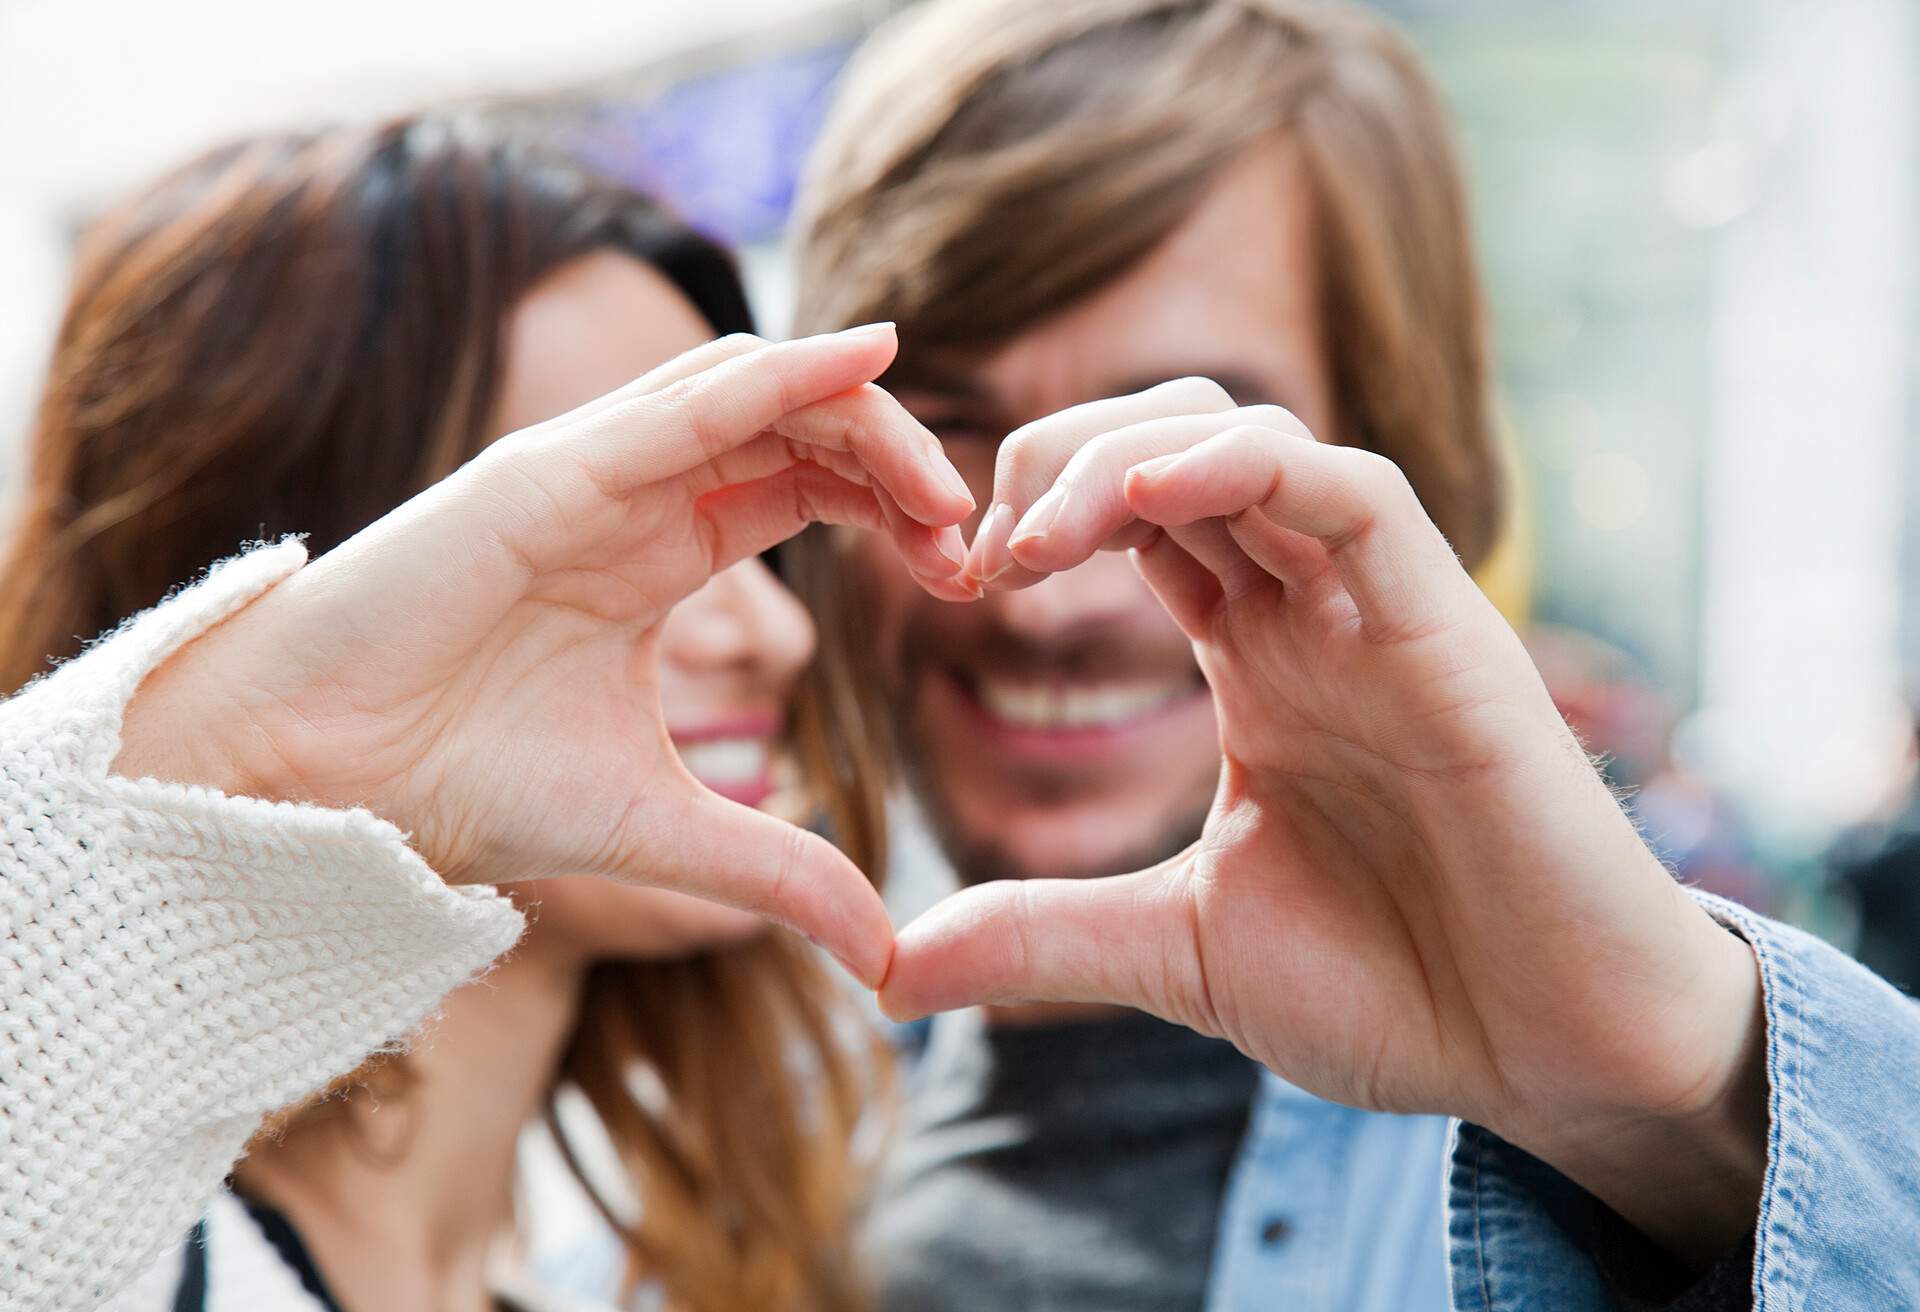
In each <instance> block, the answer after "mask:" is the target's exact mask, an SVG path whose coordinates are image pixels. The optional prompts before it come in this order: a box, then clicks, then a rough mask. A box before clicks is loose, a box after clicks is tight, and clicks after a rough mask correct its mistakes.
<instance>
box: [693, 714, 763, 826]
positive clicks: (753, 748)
mask: <svg viewBox="0 0 1920 1312" xmlns="http://www.w3.org/2000/svg"><path fill="white" fill-rule="evenodd" d="M779 733H780V717H779V716H778V715H774V714H771V713H749V714H741V715H732V716H727V717H724V718H721V719H714V720H705V721H701V722H700V723H698V724H686V725H680V726H677V727H670V728H669V729H668V734H669V736H671V737H672V739H673V745H674V747H675V749H676V750H678V751H679V753H680V760H681V763H682V764H684V765H685V766H686V767H687V772H688V773H689V774H691V775H692V776H693V777H694V778H695V779H698V780H699V781H700V782H701V783H702V784H704V785H705V786H706V787H708V788H710V789H712V790H713V791H714V792H716V793H718V794H719V795H720V796H722V797H724V798H726V799H727V800H728V801H732V802H739V803H740V804H741V805H743V806H756V807H757V806H759V805H760V804H761V803H762V802H764V801H766V800H767V799H768V798H769V797H771V796H772V795H773V794H774V792H775V789H776V783H775V780H774V760H775V754H776V747H775V745H776V743H777V741H778V737H779Z"/></svg>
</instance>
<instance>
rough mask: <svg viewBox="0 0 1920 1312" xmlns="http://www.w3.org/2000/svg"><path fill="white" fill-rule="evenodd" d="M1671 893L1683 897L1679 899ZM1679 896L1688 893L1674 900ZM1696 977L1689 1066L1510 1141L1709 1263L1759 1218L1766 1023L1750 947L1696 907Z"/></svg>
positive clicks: (1669, 1245)
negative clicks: (1692, 1062) (1693, 1060)
mask: <svg viewBox="0 0 1920 1312" xmlns="http://www.w3.org/2000/svg"><path fill="white" fill-rule="evenodd" d="M1676 891H1678V890H1676ZM1681 896H1682V897H1684V896H1685V895H1684V894H1681ZM1688 910H1689V911H1690V912H1692V913H1693V915H1694V916H1696V917H1697V918H1698V921H1699V928H1700V933H1699V936H1698V940H1697V959H1698V961H1699V963H1700V969H1699V971H1698V973H1697V975H1696V977H1695V979H1694V980H1693V981H1692V987H1691V988H1690V989H1689V990H1688V991H1687V992H1686V993H1685V994H1683V997H1684V998H1685V999H1686V1001H1687V1002H1688V1004H1689V1005H1690V1006H1691V1007H1692V1009H1693V1015H1691V1016H1690V1017H1689V1018H1687V1020H1686V1022H1685V1023H1683V1024H1681V1025H1679V1026H1677V1027H1676V1031H1677V1032H1679V1033H1682V1034H1690V1035H1692V1036H1693V1038H1692V1040H1691V1041H1690V1042H1688V1043H1686V1044H1684V1045H1682V1046H1681V1047H1679V1048H1669V1049H1667V1051H1669V1052H1678V1051H1688V1050H1690V1051H1691V1053H1692V1054H1695V1055H1697V1056H1698V1058H1699V1060H1698V1062H1697V1064H1696V1065H1693V1066H1690V1067H1684V1068H1680V1067H1676V1069H1675V1071H1673V1072H1668V1073H1667V1078H1664V1079H1654V1080H1649V1081H1646V1082H1645V1084H1644V1085H1643V1087H1642V1088H1641V1089H1640V1090H1639V1092H1638V1095H1637V1096H1632V1093H1631V1086H1629V1095H1630V1096H1627V1097H1625V1098H1621V1099H1618V1100H1611V1101H1609V1103H1608V1105H1606V1106H1604V1107H1600V1108H1596V1109H1591V1110H1589V1111H1587V1112H1586V1113H1585V1114H1576V1115H1569V1116H1566V1117H1564V1118H1561V1119H1560V1120H1559V1121H1558V1122H1557V1124H1556V1125H1554V1126H1553V1127H1551V1128H1550V1129H1548V1130H1546V1131H1544V1132H1541V1133H1538V1134H1535V1135H1532V1136H1529V1137H1530V1139H1531V1142H1529V1141H1528V1140H1527V1139H1522V1138H1518V1137H1514V1138H1513V1140H1512V1141H1513V1142H1515V1143H1517V1144H1518V1145H1519V1146H1521V1147H1523V1148H1525V1149H1527V1151H1529V1152H1531V1153H1533V1154H1534V1155H1535V1156H1536V1157H1539V1158H1541V1159H1542V1160H1543V1161H1546V1162H1548V1163H1549V1164H1550V1165H1552V1166H1553V1167H1555V1169H1557V1170H1559V1171H1560V1172H1561V1173H1562V1174H1564V1175H1566V1176H1567V1177H1568V1178H1569V1179H1571V1180H1573V1181H1574V1182H1575V1183H1577V1184H1579V1185H1580V1186H1581V1187H1582V1188H1584V1189H1586V1190H1587V1191H1588V1192H1589V1193H1591V1194H1593V1195H1594V1196H1595V1197H1597V1198H1599V1199H1600V1200H1601V1201H1602V1202H1604V1203H1606V1204H1607V1205H1608V1206H1610V1207H1611V1208H1613V1210H1614V1211H1616V1212H1618V1213H1619V1214H1620V1215H1621V1216H1622V1217H1624V1218H1625V1219H1626V1220H1627V1221H1629V1222H1631V1223H1632V1224H1633V1225H1634V1226H1635V1227H1636V1228H1638V1229H1639V1230H1640V1231H1641V1232H1642V1233H1644V1234H1646V1235H1647V1236H1648V1237H1649V1238H1651V1239H1653V1240H1655V1241H1656V1242H1658V1243H1660V1244H1661V1245H1662V1246H1663V1247H1665V1248H1666V1249H1667V1250H1668V1251H1670V1252H1672V1253H1673V1254H1674V1255H1675V1256H1676V1257H1679V1258H1681V1259H1683V1260H1685V1261H1688V1262H1690V1263H1692V1264H1695V1265H1698V1266H1705V1265H1707V1264H1709V1263H1711V1262H1712V1261H1714V1260H1715V1259H1716V1258H1718V1257H1719V1256H1721V1255H1722V1254H1724V1253H1725V1252H1727V1251H1728V1250H1729V1249H1731V1248H1732V1247H1733V1246H1734V1245H1735V1244H1737V1243H1738V1242H1739V1241H1740V1239H1741V1238H1742V1237H1743V1236H1744V1235H1745V1234H1746V1232H1747V1231H1748V1230H1750V1229H1752V1227H1753V1225H1754V1223H1755V1220H1756V1218H1757V1216H1758V1211H1759V1201H1760V1193H1761V1188H1762V1183H1763V1181H1764V1178H1765V1174H1766V1165H1767V1132H1768V1110H1767V1094H1768V1084H1767V1071H1766V1014H1765V1007H1764V999H1763V997H1762V993H1761V988H1760V979H1759V967H1758V963H1757V962H1756V960H1755V958H1754V956H1753V952H1752V949H1751V948H1750V947H1749V946H1748V945H1747V944H1746V942H1745V941H1744V940H1742V939H1740V938H1738V937H1737V936H1735V935H1734V934H1732V933H1730V932H1728V931H1727V930H1725V929H1723V928H1722V927H1721V926H1719V925H1718V924H1717V923H1715V922H1714V921H1712V920H1711V919H1710V918H1709V917H1707V916H1706V914H1705V913H1704V912H1702V911H1700V910H1699V908H1698V907H1696V906H1694V905H1692V903H1691V901H1690V900H1689V904H1688Z"/></svg>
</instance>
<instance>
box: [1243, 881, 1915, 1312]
mask: <svg viewBox="0 0 1920 1312" xmlns="http://www.w3.org/2000/svg"><path fill="white" fill-rule="evenodd" d="M1696 897H1698V899H1699V901H1700V902H1701V903H1702V905H1703V906H1705V908H1706V909H1707V911H1708V912H1709V914H1711V915H1713V916H1714V918H1715V919H1717V920H1719V921H1720V922H1721V923H1722V924H1723V925H1725V926H1727V927H1728V928H1729V929H1731V930H1732V931H1733V932H1735V933H1737V934H1739V935H1740V936H1741V937H1742V938H1744V939H1746V941H1747V942H1748V943H1749V944H1751V945H1752V947H1753V949H1754V952H1755V955H1756V956H1757V957H1758V959H1759V963H1760V977H1761V985H1762V989H1763V991H1764V994H1765V1008H1766V1017H1767V1073H1768V1077H1769V1081H1770V1086H1771V1092H1770V1095H1769V1098H1770V1104H1769V1107H1770V1114H1771V1129H1770V1139H1769V1143H1768V1153H1767V1173H1766V1180H1765V1187H1764V1190H1763V1193H1762V1196H1761V1200H1760V1210H1759V1213H1758V1217H1757V1232H1756V1235H1755V1243H1754V1258H1753V1296H1752V1302H1751V1304H1750V1306H1751V1307H1753V1308H1754V1309H1755V1310H1756V1312H1825V1310H1826V1309H1834V1310H1835V1312H1838V1310H1839V1309H1848V1310H1849V1312H1852V1310H1855V1309H1876V1310H1877V1309H1895V1308H1920V1010H1916V1009H1915V1008H1914V1006H1913V1004H1912V1003H1910V1002H1909V1001H1908V1000H1906V999H1905V998H1903V997H1902V996H1901V995H1900V994H1899V993H1898V992H1896V991H1895V990H1894V989H1892V988H1891V987H1889V986H1888V985H1886V984H1885V983H1883V982H1882V981H1880V980H1879V979H1877V978H1876V977H1875V976H1873V975H1872V974H1870V973H1869V972H1867V971H1866V970H1864V969H1862V968H1861V967H1860V966H1858V965H1856V964H1855V963H1854V962H1852V961H1851V960H1849V959H1848V958H1847V957H1846V956H1844V955H1843V954H1841V953H1839V952H1837V951H1835V950H1834V949H1833V948H1830V947H1828V946H1827V945H1825V944H1824V943H1821V942H1820V941H1818V940H1817V939H1814V938H1812V937H1810V936H1808V935H1806V934H1803V933H1800V932H1799V931H1797V930H1793V929H1789V928H1787V927H1785V926H1782V925H1779V924H1776V923H1774V922H1772V921H1768V920H1764V919H1762V918H1760V917H1758V916H1755V915H1753V914H1751V913H1750V912H1747V911H1744V910H1742V909H1741V908H1739V907H1737V906H1734V905H1733V904H1731V903H1728V902H1724V901H1721V900H1720V899H1717V898H1713V897H1709V896H1707V895H1704V894H1696ZM1556 1194H1558V1195H1559V1196H1558V1197H1555V1196H1554V1195H1556ZM1578 1195H1579V1189H1578V1187H1577V1186H1575V1185H1574V1184H1572V1183H1571V1182H1570V1181H1567V1180H1566V1179H1564V1178H1563V1177H1558V1176H1556V1175H1554V1174H1553V1173H1552V1172H1551V1171H1543V1170H1542V1169H1541V1168H1540V1166H1539V1164H1538V1163H1536V1162H1534V1161H1533V1160H1532V1159H1531V1158H1528V1157H1526V1156H1525V1155H1524V1154H1521V1153H1519V1152H1518V1151H1517V1150H1515V1149H1514V1148H1512V1147H1510V1146H1509V1145H1507V1144H1505V1143H1503V1142H1502V1141H1501V1140H1499V1139H1498V1138H1496V1137H1495V1136H1494V1135H1492V1134H1489V1133H1488V1132H1487V1131H1485V1130H1483V1129H1480V1128H1479V1127H1477V1126H1472V1125H1461V1124H1458V1123H1451V1124H1450V1123H1449V1122H1447V1121H1444V1120H1442V1119H1440V1118H1438V1117H1418V1116H1411V1117H1409V1116H1386V1115H1381V1114H1378V1113H1369V1112H1357V1111H1352V1110H1350V1109H1348V1108H1344V1107H1339V1106H1336V1105H1334V1104H1332V1103H1328V1102H1324V1101H1322V1100H1320V1099H1318V1098H1315V1097H1313V1096H1312V1095H1310V1094H1306V1093H1303V1092H1301V1091H1300V1090H1298V1089H1294V1088H1292V1087H1291V1086H1289V1085H1287V1084H1284V1083H1283V1082H1281V1081H1280V1080H1278V1079H1273V1078H1269V1079H1268V1080H1267V1081H1266V1082H1265V1084H1264V1086H1263V1087H1262V1089H1261V1092H1260V1096H1259V1101H1258V1102H1257V1104H1256V1105H1255V1107H1254V1110H1253V1117H1252V1120H1251V1122H1250V1125H1249V1129H1248V1133H1247V1139H1246V1142H1245V1144H1244V1145H1243V1147H1242V1149H1241V1152H1240V1158H1239V1161H1238V1162H1237V1163H1236V1165H1235V1168H1234V1171H1233V1174H1232V1176H1231V1178H1230V1180H1229V1182H1228V1186H1227V1196H1226V1198H1225V1199H1224V1202H1223V1206H1222V1209H1221V1214H1220V1226H1219V1232H1218V1237H1217V1242H1216V1248H1215V1253H1214V1269H1213V1274H1212V1280H1211V1287H1210V1290H1209V1294H1208V1300H1207V1307H1208V1309H1209V1312H1268V1310H1270V1309H1278V1308H1312V1309H1315V1312H1443V1310H1444V1309H1446V1308H1448V1307H1450V1306H1451V1307H1453V1308H1456V1309H1460V1312H1523V1310H1525V1312H1530V1310H1532V1309H1542V1308H1551V1309H1554V1312H1615V1309H1618V1308H1620V1307H1621V1306H1622V1304H1621V1301H1620V1300H1619V1299H1617V1298H1616V1297H1615V1295H1614V1294H1613V1292H1612V1291H1611V1289H1610V1288H1609V1286H1608V1284H1607V1281H1606V1279H1605V1278H1604V1277H1603V1275H1602V1273H1601V1269H1600V1267H1599V1266H1598V1265H1597V1263H1596V1261H1595V1257H1594V1255H1593V1254H1592V1253H1589V1252H1587V1251H1586V1250H1585V1249H1584V1248H1583V1247H1582V1245H1581V1243H1580V1242H1579V1241H1578V1240H1577V1239H1575V1238H1574V1237H1573V1236H1571V1235H1570V1234H1569V1233H1567V1232H1566V1231H1564V1230H1562V1229H1561V1228H1560V1226H1559V1224H1558V1223H1556V1221H1555V1220H1554V1219H1553V1218H1554V1216H1556V1215H1565V1213H1566V1206H1565V1205H1566V1204H1567V1202H1568V1201H1569V1200H1571V1199H1575V1198H1577V1196H1578ZM1449 1294H1451V1299H1452V1302H1451V1303H1449V1301H1448V1300H1449Z"/></svg>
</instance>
